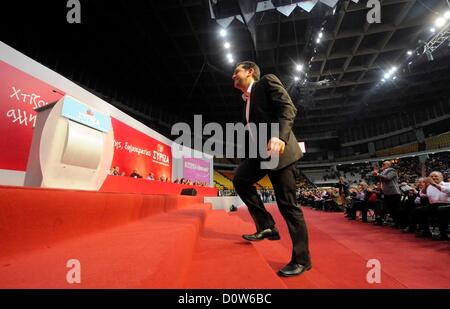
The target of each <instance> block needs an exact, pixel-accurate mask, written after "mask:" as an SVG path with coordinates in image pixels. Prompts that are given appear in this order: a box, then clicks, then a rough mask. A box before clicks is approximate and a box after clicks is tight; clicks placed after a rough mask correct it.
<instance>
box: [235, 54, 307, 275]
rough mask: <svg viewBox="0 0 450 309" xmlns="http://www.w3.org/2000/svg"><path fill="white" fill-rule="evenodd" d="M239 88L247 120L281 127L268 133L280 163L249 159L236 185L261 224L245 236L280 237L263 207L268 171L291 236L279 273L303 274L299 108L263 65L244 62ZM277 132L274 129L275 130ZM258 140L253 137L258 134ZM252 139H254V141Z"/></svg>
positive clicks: (256, 238) (237, 79) (240, 169)
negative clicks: (261, 186)
mask: <svg viewBox="0 0 450 309" xmlns="http://www.w3.org/2000/svg"><path fill="white" fill-rule="evenodd" d="M232 78H233V81H234V87H235V88H237V89H239V90H241V91H242V92H243V98H244V99H245V101H246V103H245V108H244V123H245V124H247V125H248V124H249V123H254V124H256V126H258V125H259V124H262V123H267V124H268V126H269V127H270V124H271V123H277V124H278V125H279V130H278V131H279V134H277V136H272V135H271V134H270V133H269V134H270V135H267V136H268V141H267V151H268V152H270V153H271V154H272V156H273V155H278V156H279V157H278V164H277V165H276V167H274V168H272V169H270V170H268V169H263V168H262V166H261V162H262V161H263V159H262V157H261V156H258V157H257V158H248V157H247V158H245V159H244V160H243V161H242V163H241V164H240V165H239V167H238V168H237V170H236V172H235V176H234V179H233V184H234V187H235V189H236V192H237V193H238V194H239V196H240V197H241V199H242V201H243V202H244V203H245V204H246V205H247V207H248V210H249V212H250V214H251V216H252V218H253V220H254V222H255V224H256V233H254V234H250V235H243V236H242V237H243V238H244V239H246V240H248V241H259V240H263V239H269V240H278V239H280V235H279V233H278V230H277V229H276V228H275V221H274V220H273V218H272V216H271V214H270V213H269V212H268V211H267V210H266V209H265V208H264V204H263V202H262V201H261V199H260V197H259V195H258V194H257V191H256V188H255V187H254V184H255V183H256V182H257V181H259V180H260V179H261V178H263V177H264V176H265V175H268V176H269V178H270V181H271V182H272V185H273V187H274V191H275V196H276V201H277V204H278V208H279V210H280V212H281V214H282V216H283V218H284V219H285V220H286V223H287V226H288V229H289V234H290V236H291V240H292V246H293V248H292V257H291V261H290V262H289V263H288V264H287V265H286V266H284V267H283V268H282V269H281V270H280V271H279V272H278V273H279V275H281V276H295V275H300V274H302V273H303V272H304V271H306V270H309V269H311V259H310V254H309V249H308V232H307V229H306V224H305V220H304V218H303V213H302V210H301V209H300V207H299V206H298V205H297V201H296V186H295V162H296V161H297V160H299V159H300V158H301V157H302V152H301V150H300V147H299V145H298V143H297V139H296V137H295V136H294V134H293V132H292V125H293V123H294V119H295V115H296V113H297V109H296V108H295V106H294V104H293V103H292V100H291V98H290V97H289V94H288V93H287V91H286V90H285V89H284V87H283V85H282V84H281V82H280V80H279V79H278V78H277V77H276V76H275V75H272V74H269V75H265V76H263V77H261V78H260V70H259V67H258V66H257V65H256V64H255V63H253V62H250V61H245V62H241V63H239V64H238V65H237V67H236V69H235V71H234V73H233V77H232ZM271 133H273V132H271ZM253 138H254V137H253ZM252 142H255V141H254V140H253V141H252V137H251V138H250V142H249V143H252Z"/></svg>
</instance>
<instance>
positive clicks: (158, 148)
mask: <svg viewBox="0 0 450 309" xmlns="http://www.w3.org/2000/svg"><path fill="white" fill-rule="evenodd" d="M156 150H157V151H158V152H164V146H163V145H161V144H158V146H156Z"/></svg>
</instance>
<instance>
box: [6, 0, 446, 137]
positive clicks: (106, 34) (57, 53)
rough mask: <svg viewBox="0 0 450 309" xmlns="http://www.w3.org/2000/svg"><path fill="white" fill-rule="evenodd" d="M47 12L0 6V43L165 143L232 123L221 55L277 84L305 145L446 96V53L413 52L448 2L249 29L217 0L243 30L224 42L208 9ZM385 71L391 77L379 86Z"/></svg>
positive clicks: (53, 8) (252, 23) (112, 4)
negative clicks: (184, 129) (191, 127)
mask: <svg viewBox="0 0 450 309" xmlns="http://www.w3.org/2000/svg"><path fill="white" fill-rule="evenodd" d="M247 1H248V2H250V1H249V0H247ZM47 2H49V1H33V2H30V1H15V2H14V3H9V4H8V6H7V7H6V2H4V3H5V4H4V3H2V4H0V6H2V9H1V10H0V11H1V13H0V16H1V19H2V20H1V23H2V30H1V37H0V40H1V41H3V42H5V43H6V44H8V45H11V46H12V47H14V48H16V49H18V50H19V51H21V52H23V53H24V54H26V55H28V56H30V57H31V58H33V59H35V60H37V61H39V62H41V63H43V64H44V65H46V66H48V67H49V68H51V69H52V70H55V71H56V72H58V73H61V74H62V75H64V76H65V77H67V78H69V79H71V80H72V81H74V82H76V83H78V84H80V85H81V86H83V87H85V88H87V89H88V90H90V91H93V92H95V93H96V94H98V95H99V96H101V97H102V98H103V99H105V100H106V101H108V102H110V103H112V104H114V105H116V106H117V107H119V108H120V109H122V110H124V111H125V112H127V113H129V114H130V115H132V116H134V117H136V118H138V119H139V120H141V121H142V122H144V123H146V124H147V125H149V126H150V127H153V128H155V129H157V130H159V131H162V132H164V133H167V132H168V131H169V128H170V125H171V124H173V123H175V122H178V121H188V122H189V121H192V119H193V115H194V114H201V115H203V119H204V122H206V121H214V122H219V123H226V122H237V121H240V119H241V115H242V108H243V102H242V100H241V97H240V93H239V92H238V91H237V90H235V89H233V87H232V82H231V74H232V71H233V64H231V63H229V62H228V60H227V56H226V54H227V53H228V52H230V53H232V54H233V60H234V61H235V62H236V61H241V60H253V61H256V62H257V63H258V64H259V65H260V67H261V69H262V72H263V73H275V74H277V75H278V76H279V77H280V79H281V80H282V81H283V83H284V84H285V85H286V87H287V88H288V90H289V92H290V94H291V96H292V98H293V100H294V102H295V104H296V105H297V106H298V108H299V113H298V119H297V121H296V123H295V131H296V134H297V136H298V137H299V138H301V139H306V140H308V139H313V138H314V137H318V136H319V137H320V136H322V137H324V136H325V137H329V138H330V139H332V138H337V139H338V138H339V134H340V132H341V130H342V129H343V128H346V127H348V126H351V125H352V123H354V122H355V120H357V121H359V122H361V121H364V119H366V118H367V117H368V116H370V117H372V118H373V117H380V118H382V117H386V116H387V115H390V114H392V113H395V112H399V111H402V112H404V111H405V110H414V109H417V108H420V107H421V106H424V105H425V104H427V103H428V102H431V101H435V100H440V99H442V98H445V97H448V95H449V91H450V90H449V89H450V87H449V84H450V83H449V82H450V80H449V79H450V74H449V73H450V70H449V68H450V61H449V58H450V57H449V48H448V44H444V45H445V47H442V48H441V49H440V50H438V51H436V53H435V54H434V55H433V56H434V61H428V59H427V57H426V55H425V54H422V53H421V51H423V48H421V46H420V40H423V41H426V40H428V39H429V38H430V37H431V36H432V34H431V33H430V28H431V27H432V26H433V23H434V20H435V19H436V17H437V16H439V14H442V13H443V12H445V11H446V10H448V9H449V8H448V6H447V1H446V0H427V1H424V0H384V1H383V0H380V2H381V23H379V24H369V23H368V22H367V20H366V15H367V13H368V11H369V9H368V8H366V3H367V1H366V0H360V1H359V3H354V2H353V1H350V0H339V1H338V3H337V5H336V7H335V9H334V8H332V7H329V6H327V5H326V4H324V3H317V5H316V6H315V7H314V8H313V9H312V10H311V12H306V11H305V10H303V9H301V8H300V7H296V8H295V9H294V10H293V12H292V13H291V14H290V15H289V16H285V15H283V14H281V13H280V12H279V11H277V10H267V11H261V12H256V13H255V14H254V15H253V17H252V18H251V19H250V20H248V21H247V20H246V18H244V17H245V16H244V14H243V12H242V6H241V5H240V4H242V1H238V0H236V1H234V0H230V1H219V4H222V5H223V7H224V8H225V9H226V8H229V9H230V10H231V11H232V10H233V9H236V8H238V9H240V10H241V11H240V12H238V13H239V14H241V13H242V15H241V19H242V20H243V21H247V22H241V21H239V20H238V19H237V18H235V19H234V20H233V21H232V23H231V24H230V25H229V26H228V27H227V31H228V33H227V36H226V37H225V38H223V37H221V36H220V35H219V30H220V29H221V27H220V26H219V24H218V23H217V20H214V19H212V18H211V6H210V3H209V1H208V0H185V1H182V0H164V1H142V0H140V1H124V0H122V1H80V2H81V9H82V10H81V13H82V15H81V18H82V19H81V24H68V23H67V21H66V14H67V11H68V9H67V8H66V3H67V1H59V2H60V3H59V4H56V3H54V2H49V3H47ZM251 2H254V3H257V2H262V1H256V0H255V1H251ZM272 2H273V4H274V5H275V6H280V5H286V4H290V3H293V2H299V1H276V0H274V1H272ZM222 12H226V10H222ZM219 13H220V12H219ZM224 14H225V13H224ZM216 18H217V16H216ZM322 29H323V30H322ZM321 31H322V38H321V41H320V43H317V42H316V40H317V37H318V35H319V33H320V32H321ZM225 41H228V42H229V43H230V45H231V47H230V49H229V50H228V51H227V50H226V49H225V48H224V47H223V44H224V42H225ZM408 50H411V51H413V55H411V56H408V55H407V51H408ZM416 51H417V52H419V54H416ZM297 64H302V65H303V72H302V73H300V72H297V71H296V65H297ZM393 66H395V67H397V72H396V73H395V76H396V79H395V80H392V78H391V79H389V80H388V81H386V82H384V83H383V82H382V81H381V79H382V78H383V76H384V74H386V72H388V70H390V68H392V67H393ZM305 73H306V74H307V75H305ZM295 76H297V77H298V78H299V80H298V81H296V80H295V79H294V78H295ZM305 79H306V80H307V81H306V82H305Z"/></svg>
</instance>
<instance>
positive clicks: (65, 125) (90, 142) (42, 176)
mask: <svg viewBox="0 0 450 309" xmlns="http://www.w3.org/2000/svg"><path fill="white" fill-rule="evenodd" d="M36 111H37V112H38V115H37V119H36V127H35V128H34V133H33V140H32V144H31V149H30V154H29V157H28V164H27V172H26V175H25V186H34V187H48V188H61V189H80V190H95V191H96V190H99V189H100V187H101V186H102V184H103V182H104V180H105V178H106V177H107V175H108V172H109V168H110V167H111V162H112V159H113V155H114V133H113V129H112V126H111V118H110V117H109V116H108V115H106V114H104V113H101V112H99V111H96V110H94V109H93V108H91V107H89V106H88V105H86V104H83V103H81V102H79V101H78V100H76V99H74V98H72V97H70V96H68V95H66V96H64V97H63V98H62V99H60V100H59V101H58V102H56V103H52V104H49V105H47V106H44V107H41V108H38V109H36Z"/></svg>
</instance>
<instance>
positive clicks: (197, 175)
mask: <svg viewBox="0 0 450 309" xmlns="http://www.w3.org/2000/svg"><path fill="white" fill-rule="evenodd" d="M210 175H211V169H210V162H209V161H207V160H202V159H196V158H183V177H184V178H185V179H188V180H191V181H200V182H205V183H207V184H209V182H210Z"/></svg>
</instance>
